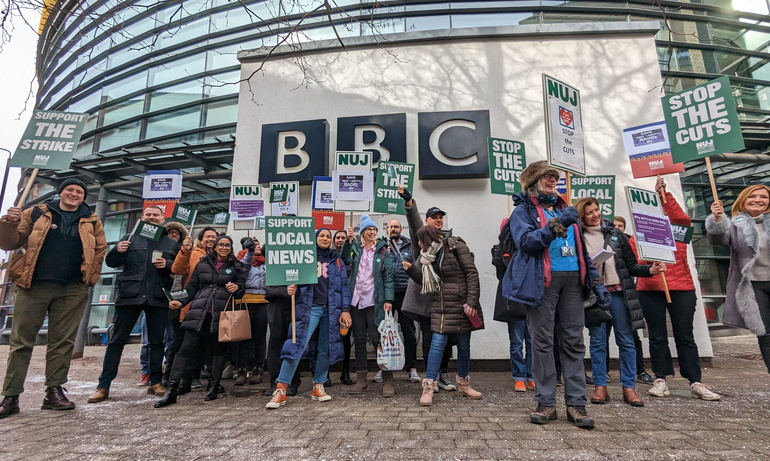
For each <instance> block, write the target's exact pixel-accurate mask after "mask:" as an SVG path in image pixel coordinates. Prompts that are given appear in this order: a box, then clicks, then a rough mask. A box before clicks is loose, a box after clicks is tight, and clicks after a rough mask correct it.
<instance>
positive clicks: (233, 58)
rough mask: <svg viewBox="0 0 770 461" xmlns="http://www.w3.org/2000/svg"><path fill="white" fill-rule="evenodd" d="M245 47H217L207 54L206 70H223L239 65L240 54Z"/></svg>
mask: <svg viewBox="0 0 770 461" xmlns="http://www.w3.org/2000/svg"><path fill="white" fill-rule="evenodd" d="M242 49H243V45H240V44H239V45H230V46H226V47H217V48H215V49H211V50H208V51H207V52H206V70H215V69H222V68H224V67H230V66H236V65H238V64H239V63H238V52H239V51H241V50H242Z"/></svg>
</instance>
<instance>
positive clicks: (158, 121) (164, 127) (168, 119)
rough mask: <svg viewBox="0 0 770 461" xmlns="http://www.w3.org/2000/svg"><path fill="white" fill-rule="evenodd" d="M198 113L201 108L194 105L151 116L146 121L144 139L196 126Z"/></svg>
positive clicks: (198, 121)
mask: <svg viewBox="0 0 770 461" xmlns="http://www.w3.org/2000/svg"><path fill="white" fill-rule="evenodd" d="M200 113H201V108H200V107H198V106H196V107H188V108H186V109H182V110H179V111H175V112H171V113H168V114H163V115H158V116H155V117H151V118H150V119H149V120H148V123H147V134H146V139H151V138H156V137H159V136H165V135H169V134H172V133H176V132H179V131H187V130H192V129H195V128H198V126H199V125H200Z"/></svg>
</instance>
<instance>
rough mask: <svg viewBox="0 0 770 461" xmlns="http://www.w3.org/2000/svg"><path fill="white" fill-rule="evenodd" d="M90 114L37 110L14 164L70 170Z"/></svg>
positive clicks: (26, 166)
mask: <svg viewBox="0 0 770 461" xmlns="http://www.w3.org/2000/svg"><path fill="white" fill-rule="evenodd" d="M87 117H88V114H78V113H73V112H58V111H53V110H36V111H35V113H34V115H33V116H32V120H30V121H29V125H27V129H26V130H24V136H22V138H21V141H19V146H18V147H17V148H16V152H15V153H14V154H13V158H11V163H10V166H18V167H21V168H39V169H41V170H66V169H67V168H69V166H70V163H72V156H73V155H74V154H75V150H76V149H77V147H78V143H79V142H80V135H81V134H83V129H84V128H85V126H86V118H87Z"/></svg>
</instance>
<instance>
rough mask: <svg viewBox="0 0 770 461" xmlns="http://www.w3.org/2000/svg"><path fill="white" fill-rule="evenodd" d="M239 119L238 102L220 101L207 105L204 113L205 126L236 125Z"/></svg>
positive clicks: (232, 100)
mask: <svg viewBox="0 0 770 461" xmlns="http://www.w3.org/2000/svg"><path fill="white" fill-rule="evenodd" d="M237 119H238V100H237V99H231V100H228V101H219V102H212V103H209V104H206V105H205V106H204V112H203V126H216V125H223V124H225V123H235V122H236V121H237Z"/></svg>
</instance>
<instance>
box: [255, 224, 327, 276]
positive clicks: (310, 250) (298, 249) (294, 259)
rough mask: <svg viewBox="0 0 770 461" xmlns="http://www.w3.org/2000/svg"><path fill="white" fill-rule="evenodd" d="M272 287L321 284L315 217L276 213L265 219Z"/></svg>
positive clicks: (267, 258) (267, 274)
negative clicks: (280, 215) (317, 264)
mask: <svg viewBox="0 0 770 461" xmlns="http://www.w3.org/2000/svg"><path fill="white" fill-rule="evenodd" d="M265 238H266V240H267V255H266V261H265V279H266V283H267V285H268V286H280V285H292V284H295V283H296V284H301V285H306V284H315V283H318V268H317V267H316V244H315V220H314V219H313V218H303V217H296V216H291V217H288V216H286V217H278V216H272V217H268V218H266V219H265Z"/></svg>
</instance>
